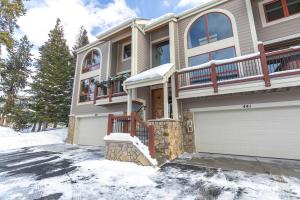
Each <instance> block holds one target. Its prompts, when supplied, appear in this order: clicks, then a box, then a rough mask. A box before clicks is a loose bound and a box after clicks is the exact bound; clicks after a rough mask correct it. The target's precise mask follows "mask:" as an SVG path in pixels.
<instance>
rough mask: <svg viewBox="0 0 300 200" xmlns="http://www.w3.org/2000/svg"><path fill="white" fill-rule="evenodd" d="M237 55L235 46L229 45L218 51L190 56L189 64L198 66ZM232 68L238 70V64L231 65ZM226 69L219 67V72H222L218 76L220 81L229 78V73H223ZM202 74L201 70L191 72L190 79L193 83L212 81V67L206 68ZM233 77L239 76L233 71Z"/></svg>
mask: <svg viewBox="0 0 300 200" xmlns="http://www.w3.org/2000/svg"><path fill="white" fill-rule="evenodd" d="M233 57H235V49H234V47H229V48H226V49H220V50H217V51H213V52H209V53H206V54H201V55H197V56H193V57H190V58H189V60H188V61H189V66H190V67H192V66H197V65H201V64H204V63H207V62H209V61H210V60H223V59H229V58H233ZM230 68H231V70H234V71H237V70H238V69H237V66H236V65H235V64H233V65H232V66H230ZM224 70H226V69H223V67H218V68H217V73H220V75H219V76H218V81H219V80H223V79H225V80H226V79H228V78H229V77H228V75H227V74H226V73H225V74H224V75H222V71H224ZM200 73H201V74H199V72H197V71H196V72H191V73H190V80H191V84H199V83H208V82H210V81H211V80H210V74H211V71H210V69H204V70H202V71H201V72H200ZM230 76H231V77H237V74H236V73H231V74H230Z"/></svg>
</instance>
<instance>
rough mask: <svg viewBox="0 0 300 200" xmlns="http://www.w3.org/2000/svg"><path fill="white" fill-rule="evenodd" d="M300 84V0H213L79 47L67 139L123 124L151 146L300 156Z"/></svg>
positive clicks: (133, 22)
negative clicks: (152, 127)
mask: <svg viewBox="0 0 300 200" xmlns="http://www.w3.org/2000/svg"><path fill="white" fill-rule="evenodd" d="M299 86H300V1H299V0H211V1H209V2H207V3H204V4H201V5H199V6H197V7H195V8H193V9H191V10H188V11H186V12H183V13H180V14H172V13H169V14H166V15H163V16H162V17H159V18H157V19H152V20H148V19H142V18H134V19H129V20H127V21H124V22H123V23H121V24H120V25H118V26H115V27H112V28H110V29H108V30H106V31H104V32H102V33H100V34H99V35H98V36H97V40H96V41H95V42H93V43H90V44H88V45H87V46H85V47H82V48H80V49H78V50H77V66H76V72H75V80H74V89H73V98H72V99H73V100H72V106H71V113H70V123H69V124H70V128H69V138H68V139H69V142H71V143H75V144H82V145H96V146H104V145H105V141H104V139H103V138H104V136H105V135H106V134H109V133H113V132H122V133H125V134H126V133H128V134H131V135H132V136H134V135H135V136H137V137H139V138H140V139H141V140H142V141H143V142H144V143H145V144H146V145H148V146H149V147H151V148H152V150H151V151H152V153H153V154H155V153H157V154H159V153H160V152H161V151H160V150H161V149H162V148H164V149H168V152H171V154H174V155H175V156H178V155H179V154H180V153H182V152H184V151H187V152H207V153H220V154H234V155H247V156H262V157H274V158H287V159H300V146H299V144H300V87H299ZM149 125H153V126H154V129H155V130H154V131H153V129H151V128H149ZM162 129H163V130H162ZM162 131H163V132H164V133H163V136H162V137H165V138H166V137H167V138H168V140H167V141H166V140H164V139H161V138H158V137H160V136H161V135H160V134H161V132H162ZM151 134H154V135H152V136H150V135H151ZM159 135H160V136H159ZM152 137H154V139H153V138H152ZM161 140H164V141H163V142H161ZM150 143H151V144H150ZM152 143H154V144H152ZM161 143H164V145H163V147H161V146H159V145H160V144H161ZM174 146H177V147H176V148H173V147H174ZM178 149H179V150H178ZM172 151H173V153H172ZM172 157H174V156H172V155H171V156H170V158H172Z"/></svg>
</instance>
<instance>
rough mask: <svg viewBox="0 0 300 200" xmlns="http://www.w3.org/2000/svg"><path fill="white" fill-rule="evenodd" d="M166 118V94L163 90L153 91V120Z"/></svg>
mask: <svg viewBox="0 0 300 200" xmlns="http://www.w3.org/2000/svg"><path fill="white" fill-rule="evenodd" d="M163 117H164V92H163V89H162V88H160V89H155V90H152V119H160V118H163Z"/></svg>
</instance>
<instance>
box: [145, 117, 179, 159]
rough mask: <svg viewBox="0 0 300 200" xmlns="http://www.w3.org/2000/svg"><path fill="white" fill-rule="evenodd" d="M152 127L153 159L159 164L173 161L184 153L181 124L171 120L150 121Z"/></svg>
mask: <svg viewBox="0 0 300 200" xmlns="http://www.w3.org/2000/svg"><path fill="white" fill-rule="evenodd" d="M149 124H151V125H153V126H154V147H155V158H156V160H157V161H158V163H159V164H162V163H164V162H166V161H167V160H173V159H175V158H177V157H178V156H179V155H181V154H182V153H183V152H184V149H183V132H182V122H181V121H178V120H172V119H158V120H150V121H149Z"/></svg>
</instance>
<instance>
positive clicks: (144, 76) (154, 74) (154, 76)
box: [124, 63, 175, 85]
mask: <svg viewBox="0 0 300 200" xmlns="http://www.w3.org/2000/svg"><path fill="white" fill-rule="evenodd" d="M174 66H175V65H174V64H173V63H167V64H164V65H160V66H158V67H154V68H152V69H149V70H146V71H144V72H142V73H139V74H137V75H134V76H131V77H129V78H128V79H126V81H125V82H124V84H125V85H128V84H132V83H138V82H146V81H149V80H159V79H163V78H164V76H165V75H166V74H167V73H168V72H169V71H170V70H171V69H172V68H174Z"/></svg>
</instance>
